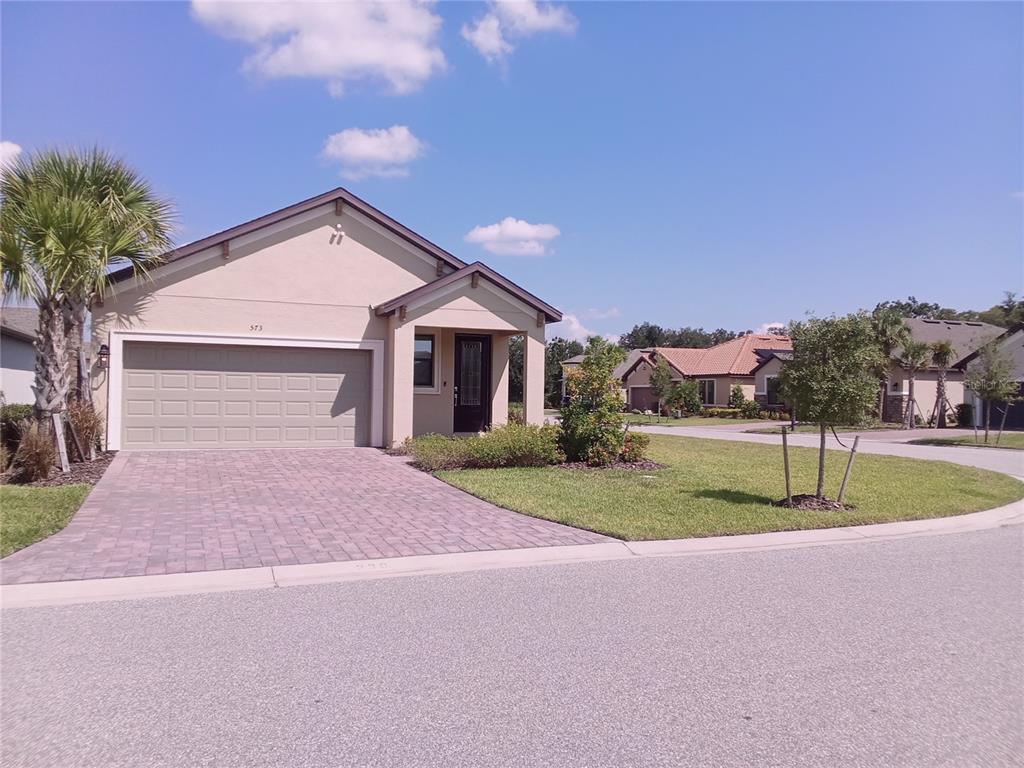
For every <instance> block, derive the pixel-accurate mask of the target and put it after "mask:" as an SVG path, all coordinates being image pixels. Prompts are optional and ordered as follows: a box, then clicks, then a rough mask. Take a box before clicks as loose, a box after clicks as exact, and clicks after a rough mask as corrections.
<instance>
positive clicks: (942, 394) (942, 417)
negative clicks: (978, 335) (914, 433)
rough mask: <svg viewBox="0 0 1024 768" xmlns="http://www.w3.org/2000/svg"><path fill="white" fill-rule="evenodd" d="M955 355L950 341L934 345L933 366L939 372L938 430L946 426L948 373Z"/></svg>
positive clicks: (936, 387) (936, 395) (936, 416)
mask: <svg viewBox="0 0 1024 768" xmlns="http://www.w3.org/2000/svg"><path fill="white" fill-rule="evenodd" d="M954 354H955V350H954V349H953V342H951V341H950V340H949V339H943V340H942V341H936V342H934V343H933V344H932V365H933V366H935V368H936V370H937V372H938V373H937V376H936V378H935V408H936V409H937V410H936V414H935V426H936V428H938V429H943V428H945V426H946V371H948V370H949V366H950V365H952V364H953V355H954Z"/></svg>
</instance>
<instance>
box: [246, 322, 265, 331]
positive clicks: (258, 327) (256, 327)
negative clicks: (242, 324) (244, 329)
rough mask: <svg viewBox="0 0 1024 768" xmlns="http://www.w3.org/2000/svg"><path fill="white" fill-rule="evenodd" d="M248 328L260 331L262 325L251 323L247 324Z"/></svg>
mask: <svg viewBox="0 0 1024 768" xmlns="http://www.w3.org/2000/svg"><path fill="white" fill-rule="evenodd" d="M249 330H250V331H262V330H263V326H262V325H260V324H259V323H253V324H252V325H250V326H249Z"/></svg>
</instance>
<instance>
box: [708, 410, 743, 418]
mask: <svg viewBox="0 0 1024 768" xmlns="http://www.w3.org/2000/svg"><path fill="white" fill-rule="evenodd" d="M700 415H701V416H705V417H707V418H718V419H738V418H739V417H740V409H739V408H705V409H704V410H702V411H701V412H700Z"/></svg>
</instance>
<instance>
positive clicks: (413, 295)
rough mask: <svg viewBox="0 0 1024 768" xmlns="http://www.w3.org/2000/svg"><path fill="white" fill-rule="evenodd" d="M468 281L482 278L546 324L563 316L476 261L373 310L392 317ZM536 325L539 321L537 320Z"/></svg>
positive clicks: (383, 315) (380, 314) (555, 321)
mask: <svg viewBox="0 0 1024 768" xmlns="http://www.w3.org/2000/svg"><path fill="white" fill-rule="evenodd" d="M465 278H470V279H471V280H472V279H483V280H487V281H488V282H489V283H492V284H493V285H495V286H497V287H498V288H501V289H502V290H503V291H504V292H506V293H508V294H509V295H511V296H513V297H514V298H516V299H517V300H519V301H520V302H522V303H523V304H526V305H527V306H528V307H530V308H532V309H535V310H536V311H537V312H539V313H542V314H543V316H544V319H545V321H546V322H549V323H557V322H558V321H559V320H561V319H562V313H561V312H559V311H558V310H557V309H555V308H554V307H552V306H551V305H550V304H548V303H547V302H545V301H541V300H540V299H538V298H537V297H536V296H534V295H533V294H532V293H530V292H529V291H527V290H525V289H523V288H520V287H519V286H518V285H516V284H515V283H513V282H512V281H511V280H509V279H507V278H505V277H502V276H501V275H499V274H498V273H497V272H495V271H494V270H493V269H491V268H490V267H488V266H487V265H486V264H483V263H481V262H479V261H475V262H473V263H472V264H467V265H466V266H464V267H462V269H458V270H456V271H455V272H452V273H450V274H447V275H445V276H444V277H440V278H438V279H437V280H434V281H433V282H430V283H427V284H426V285H421V286H419V287H418V288H414V289H413V290H411V291H407V292H405V293H403V294H401V295H400V296H396V297H395V298H393V299H391V300H389V301H386V302H384V303H383V304H379V305H378V306H377V308H376V309H375V312H376V313H377V315H378V316H380V317H385V316H387V315H393V314H395V312H398V311H400V310H401V308H402V307H408V306H409V305H412V304H414V303H420V302H423V301H425V300H427V299H428V298H429V297H430V296H432V295H433V294H436V293H437V292H438V291H441V290H443V289H444V288H447V287H448V286H451V285H454V284H456V283H458V282H459V281H461V280H463V279H465ZM538 322H539V321H538Z"/></svg>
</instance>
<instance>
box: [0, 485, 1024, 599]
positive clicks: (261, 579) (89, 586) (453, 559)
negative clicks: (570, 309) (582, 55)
mask: <svg viewBox="0 0 1024 768" xmlns="http://www.w3.org/2000/svg"><path fill="white" fill-rule="evenodd" d="M1022 523H1024V501H1016V502H1013V503H1012V504H1007V505H1006V506H1003V507H997V508H996V509H990V510H987V511H985V512H975V513H972V514H968V515H957V516H954V517H940V518H932V519H928V520H910V521H906V522H899V523H880V524H877V525H862V526H853V527H848V528H820V529H817V530H811V531H780V532H777V533H756V534H746V535H740V536H714V537H710V538H704V539H671V540H666V541H632V542H625V541H621V542H609V543H606V544H580V545H577V546H562V547H535V548H529V549H509V550H498V551H484V552H462V553H457V554H450V555H416V556H413V557H393V558H384V559H379V560H357V561H353V562H344V563H315V564H311V565H284V566H275V567H265V568H241V569H236V570H230V571H201V572H197V573H176V574H167V575H162V576H131V577H126V578H115V579H89V580H83V581H59V582H48V583H42V584H8V585H4V586H0V608H4V609H7V608H33V607H40V606H48V605H71V604H75V603H91V602H103V601H108V600H136V599H142V598H148V597H168V596H171V595H187V594H200V593H205V592H226V591H235V590H246V589H272V588H275V587H290V586H299V585H304V584H328V583H340V582H349V581H365V580H371V579H382V578H393V577H397V576H422V575H429V574H448V573H465V572H469V571H482V570H493V569H497V568H523V567H529V566H540V565H558V564H568V563H583V562H599V561H605V560H635V559H638V558H649V557H681V556H690V555H710V554H728V553H742V552H761V551H769V550H775V549H797V548H802V547H820V546H826V545H832V544H854V543H860V542H870V541H887V540H892V539H905V538H911V537H916V536H941V535H947V534H952V533H967V532H970V531H982V530H986V529H989V528H998V527H1000V526H1004V525H1021V524H1022Z"/></svg>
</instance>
